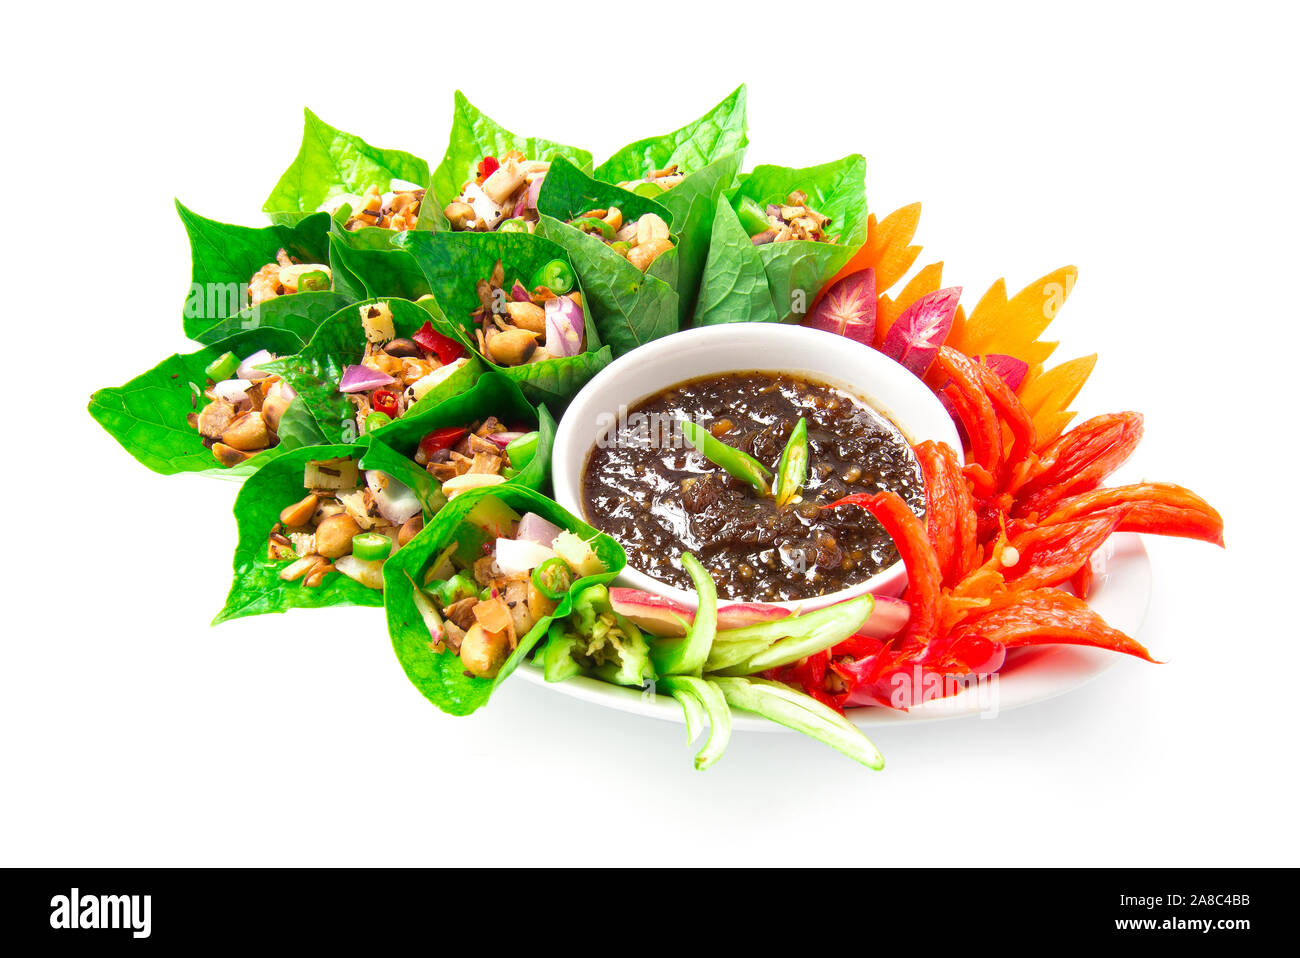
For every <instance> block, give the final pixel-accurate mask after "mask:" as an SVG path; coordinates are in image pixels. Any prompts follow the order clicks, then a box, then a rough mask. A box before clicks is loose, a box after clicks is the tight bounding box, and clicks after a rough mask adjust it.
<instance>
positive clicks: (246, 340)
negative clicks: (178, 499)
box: [87, 328, 310, 479]
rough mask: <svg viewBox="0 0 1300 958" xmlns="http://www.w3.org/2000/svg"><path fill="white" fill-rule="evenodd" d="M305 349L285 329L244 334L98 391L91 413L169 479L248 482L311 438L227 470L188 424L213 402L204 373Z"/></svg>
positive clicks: (299, 438) (295, 439)
mask: <svg viewBox="0 0 1300 958" xmlns="http://www.w3.org/2000/svg"><path fill="white" fill-rule="evenodd" d="M301 345H302V343H301V340H299V339H298V337H297V336H295V335H294V334H293V333H291V332H288V331H287V330H283V329H271V328H266V329H254V330H249V331H247V332H242V333H238V334H236V335H234V336H231V337H229V338H227V339H223V340H221V341H220V342H217V343H213V344H212V345H210V346H205V347H204V348H202V349H200V350H198V351H197V352H193V353H183V354H182V353H176V354H174V355H172V356H169V357H168V358H167V359H164V360H163V361H162V362H161V363H159V364H158V365H157V366H155V367H153V369H150V370H149V371H148V372H145V373H142V374H141V375H139V376H136V377H135V378H134V379H132V380H131V381H130V382H128V383H125V384H124V385H121V386H110V387H108V388H105V389H100V390H98V391H97V392H96V393H95V394H94V395H93V396H91V397H90V406H89V407H88V410H87V411H88V412H89V413H90V415H91V416H93V417H94V419H95V421H96V422H98V423H99V424H100V425H101V426H103V427H104V429H105V430H106V431H107V432H108V434H109V435H111V436H112V437H113V438H114V439H116V440H117V441H118V443H119V444H120V445H121V446H122V448H123V449H125V450H126V451H127V452H129V453H130V454H131V455H132V456H134V457H135V458H136V459H138V460H139V461H140V462H141V463H143V464H144V465H145V466H147V467H148V468H150V469H152V470H153V471H154V472H158V473H162V474H163V475H174V474H175V473H178V472H197V473H203V474H207V475H213V476H220V477H222V478H230V479H242V478H244V477H246V476H248V475H251V474H252V473H254V472H256V471H257V469H258V468H259V467H260V466H262V465H263V464H265V463H266V462H267V461H268V460H270V459H272V458H274V457H275V456H276V455H278V454H280V453H282V452H284V451H285V449H286V448H288V446H290V445H292V444H293V443H295V442H302V441H306V440H307V439H308V438H310V437H309V436H307V435H304V434H303V433H294V434H291V436H290V437H289V441H288V442H285V443H282V444H281V446H275V447H273V448H271V449H268V450H266V451H264V452H261V453H258V454H257V455H256V456H254V457H253V458H252V459H249V460H248V461H247V462H245V463H243V464H241V465H239V466H236V467H234V468H229V469H228V468H225V467H224V466H222V465H221V464H220V463H219V462H217V460H216V458H215V457H214V456H213V454H212V450H211V449H209V448H208V447H207V446H205V445H204V444H203V437H202V436H200V435H199V433H198V431H197V430H196V429H194V428H193V427H191V426H190V425H189V423H188V422H187V421H186V419H187V417H188V416H189V414H190V413H196V412H198V411H199V410H201V409H202V408H203V407H204V406H206V405H207V404H208V402H209V400H208V399H207V397H206V396H204V395H203V392H204V390H205V389H206V388H207V385H208V382H209V380H208V378H207V375H206V373H205V372H204V370H205V369H206V367H207V366H208V365H209V364H210V363H212V362H213V361H214V360H216V359H217V358H218V357H220V356H221V355H223V354H224V353H227V352H233V353H234V354H235V355H236V356H238V357H239V358H241V359H243V358H244V357H247V356H251V355H252V354H253V353H255V352H257V351H258V350H259V349H268V350H270V351H271V352H272V353H275V354H277V355H285V354H288V353H292V352H294V351H295V350H297V349H299V348H301ZM287 415H288V414H287V413H286V416H287ZM282 447H283V448H282Z"/></svg>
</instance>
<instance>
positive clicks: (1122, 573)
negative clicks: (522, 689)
mask: <svg viewBox="0 0 1300 958" xmlns="http://www.w3.org/2000/svg"><path fill="white" fill-rule="evenodd" d="M1094 570H1095V575H1094V584H1093V594H1092V595H1091V596H1089V598H1088V604H1089V605H1090V606H1092V607H1093V608H1094V609H1095V610H1096V611H1097V612H1098V613H1099V614H1101V615H1102V617H1103V618H1105V619H1106V621H1107V622H1108V623H1110V625H1111V626H1113V627H1114V628H1116V629H1119V630H1120V631H1121V632H1125V633H1127V634H1128V635H1130V636H1133V637H1134V638H1137V637H1138V635H1139V633H1140V632H1141V630H1142V625H1143V623H1144V622H1145V621H1146V617H1147V611H1148V608H1149V607H1150V602H1151V559H1150V556H1149V555H1148V553H1147V550H1146V546H1145V545H1143V543H1142V540H1141V537H1139V536H1138V535H1136V534H1135V533H1120V534H1118V535H1115V536H1112V537H1111V538H1110V539H1109V540H1108V541H1107V542H1106V545H1105V546H1104V547H1103V548H1102V550H1100V551H1099V552H1098V554H1097V556H1095V557H1094ZM1120 655H1121V653H1118V652H1107V651H1105V650H1103V649H1093V648H1087V647H1084V646H1072V645H1056V646H1041V647H1038V648H1035V649H1032V650H1024V651H1023V652H1020V653H1019V654H1018V655H1017V656H1016V657H1015V658H1014V659H1013V661H1012V663H1009V664H1012V665H1013V667H1011V668H1006V667H1004V669H1003V672H1002V673H1000V674H999V675H998V676H997V679H996V689H995V690H993V689H988V688H985V689H979V688H974V689H970V690H967V691H964V692H961V693H959V694H958V695H956V696H953V697H952V698H947V699H937V700H935V701H932V702H927V703H925V704H923V705H919V706H917V707H915V708H913V709H911V710H909V711H906V712H903V711H898V710H896V709H889V708H877V707H872V708H856V709H849V710H848V713H847V715H848V717H849V720H850V721H852V722H853V724H854V725H856V726H858V727H859V728H870V727H872V726H880V725H907V724H916V723H919V722H934V721H941V720H944V719H954V718H966V717H970V716H974V715H980V714H984V713H987V712H988V711H989V709H990V703H991V704H992V705H993V706H994V707H995V708H996V710H997V711H998V712H1005V711H1008V710H1010V709H1015V708H1023V707H1024V706H1027V705H1034V704H1036V703H1038V702H1044V701H1046V700H1048V699H1052V698H1056V697H1057V696H1058V695H1064V694H1066V693H1067V692H1071V691H1073V690H1075V689H1077V688H1079V687H1080V686H1082V685H1084V684H1085V683H1087V682H1090V681H1092V680H1093V679H1095V678H1097V677H1098V676H1100V675H1101V674H1102V673H1104V672H1106V671H1108V670H1109V669H1110V668H1111V667H1112V666H1114V665H1115V663H1116V662H1117V661H1119V658H1120ZM516 674H517V675H518V676H519V677H520V678H521V679H522V680H523V681H525V682H529V683H531V684H533V685H540V686H542V687H544V688H547V689H550V690H552V691H554V692H557V693H559V694H561V695H566V696H569V697H570V698H575V699H578V700H580V701H583V702H590V703H592V704H594V705H599V706H603V707H605V708H611V709H615V710H617V711H620V712H630V713H633V714H635V715H643V716H645V717H647V718H655V719H660V720H662V721H667V722H676V723H678V724H684V721H685V720H684V717H683V715H682V709H681V706H680V705H678V704H677V702H676V700H674V699H673V698H671V697H670V696H666V695H653V694H649V693H647V692H643V691H641V690H639V689H629V688H623V687H620V686H616V685H610V684H608V683H606V682H601V681H599V680H597V679H592V678H588V677H585V676H578V677H575V678H572V679H568V680H566V681H564V682H547V681H546V679H545V678H544V677H543V676H542V670H541V668H540V667H539V666H536V665H533V664H531V663H527V664H525V665H523V666H521V667H520V668H519V669H518V671H517V672H516ZM994 692H995V698H993V699H991V700H990V699H989V698H987V696H989V695H991V694H994ZM732 728H733V730H735V731H745V732H787V731H789V730H788V729H786V728H785V727H783V726H781V725H777V724H776V723H775V722H770V721H768V720H766V719H763V718H760V717H758V716H750V715H745V714H740V713H737V714H735V715H733V717H732Z"/></svg>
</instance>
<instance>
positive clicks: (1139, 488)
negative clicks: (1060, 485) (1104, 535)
mask: <svg viewBox="0 0 1300 958" xmlns="http://www.w3.org/2000/svg"><path fill="white" fill-rule="evenodd" d="M1116 511H1118V512H1120V513H1121V515H1120V517H1119V521H1118V523H1117V525H1116V526H1115V530H1116V531H1117V532H1149V533H1154V534H1157V535H1162V536H1178V537H1181V538H1184V539H1200V540H1202V541H1204V542H1210V543H1213V544H1214V545H1216V546H1221V545H1223V516H1221V515H1219V513H1218V512H1217V511H1216V510H1215V509H1214V507H1213V506H1211V505H1210V504H1209V503H1208V502H1206V501H1205V500H1204V499H1202V498H1201V497H1200V496H1198V495H1197V494H1196V493H1194V492H1192V491H1191V490H1190V489H1184V488H1183V487H1182V486H1178V485H1174V484H1173V483H1171V482H1142V483H1136V484H1134V485H1129V486H1113V487H1111V488H1109V489H1094V490H1093V491H1091V492H1085V493H1082V494H1081V495H1077V496H1071V497H1070V498H1068V499H1062V500H1061V501H1059V502H1057V503H1056V505H1055V507H1054V508H1053V509H1052V512H1051V514H1050V515H1049V516H1048V517H1047V518H1046V519H1044V520H1043V521H1044V522H1045V523H1058V522H1066V521H1069V520H1071V519H1078V518H1083V517H1086V516H1096V515H1101V514H1106V513H1112V512H1116Z"/></svg>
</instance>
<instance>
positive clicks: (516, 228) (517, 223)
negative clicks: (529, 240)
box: [497, 216, 528, 233]
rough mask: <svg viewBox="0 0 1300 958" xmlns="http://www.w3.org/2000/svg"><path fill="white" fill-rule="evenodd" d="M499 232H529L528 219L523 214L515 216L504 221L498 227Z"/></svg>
mask: <svg viewBox="0 0 1300 958" xmlns="http://www.w3.org/2000/svg"><path fill="white" fill-rule="evenodd" d="M497 232H498V233H527V232H528V220H526V219H524V218H523V217H522V216H514V217H511V218H510V219H508V220H506V221H505V222H503V223H502V224H501V225H500V226H498V227H497Z"/></svg>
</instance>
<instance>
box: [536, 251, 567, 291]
mask: <svg viewBox="0 0 1300 958" xmlns="http://www.w3.org/2000/svg"><path fill="white" fill-rule="evenodd" d="M575 282H577V279H576V277H574V275H573V268H572V267H571V266H569V264H568V263H566V262H565V261H564V260H562V259H553V260H551V261H550V262H549V263H547V264H546V265H545V266H543V267H542V268H541V269H539V270H538V271H537V272H536V273H534V274H533V281H532V283H531V288H532V289H536V288H537V287H538V286H545V287H546V288H547V289H549V290H550V291H551V292H552V293H559V294H561V295H563V294H564V293H567V292H569V290H571V289H573V284H574V283H575Z"/></svg>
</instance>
